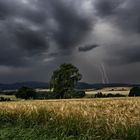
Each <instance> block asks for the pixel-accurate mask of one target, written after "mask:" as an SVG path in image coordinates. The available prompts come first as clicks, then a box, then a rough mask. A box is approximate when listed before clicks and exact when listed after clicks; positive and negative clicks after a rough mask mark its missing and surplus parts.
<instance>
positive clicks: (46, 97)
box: [36, 91, 57, 100]
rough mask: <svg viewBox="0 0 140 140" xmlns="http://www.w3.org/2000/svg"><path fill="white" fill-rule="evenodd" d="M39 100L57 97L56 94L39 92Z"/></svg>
mask: <svg viewBox="0 0 140 140" xmlns="http://www.w3.org/2000/svg"><path fill="white" fill-rule="evenodd" d="M36 98H37V99H40V100H43V99H57V95H56V94H55V93H54V92H46V91H45V92H37V97H36Z"/></svg>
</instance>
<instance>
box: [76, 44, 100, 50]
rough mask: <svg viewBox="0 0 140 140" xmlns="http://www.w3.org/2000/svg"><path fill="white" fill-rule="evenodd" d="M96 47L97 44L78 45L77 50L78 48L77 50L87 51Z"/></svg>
mask: <svg viewBox="0 0 140 140" xmlns="http://www.w3.org/2000/svg"><path fill="white" fill-rule="evenodd" d="M97 47H99V46H98V45H97V44H93V45H86V46H82V47H79V49H78V50H79V52H88V51H91V50H92V49H94V48H97Z"/></svg>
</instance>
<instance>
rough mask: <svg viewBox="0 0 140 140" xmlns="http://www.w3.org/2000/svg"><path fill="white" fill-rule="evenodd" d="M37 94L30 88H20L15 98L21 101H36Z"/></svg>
mask: <svg viewBox="0 0 140 140" xmlns="http://www.w3.org/2000/svg"><path fill="white" fill-rule="evenodd" d="M36 96H37V93H36V91H35V90H34V89H32V88H30V87H21V88H20V89H18V91H17V92H16V97H17V98H21V99H26V100H27V99H36Z"/></svg>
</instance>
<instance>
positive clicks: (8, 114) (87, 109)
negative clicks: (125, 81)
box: [0, 97, 140, 140]
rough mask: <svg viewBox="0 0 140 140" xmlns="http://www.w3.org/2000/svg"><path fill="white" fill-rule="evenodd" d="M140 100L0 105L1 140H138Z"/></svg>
mask: <svg viewBox="0 0 140 140" xmlns="http://www.w3.org/2000/svg"><path fill="white" fill-rule="evenodd" d="M139 104H140V98H138V97H137V98H131V97H128V98H115V99H113V100H112V99H92V100H86V99H83V100H82V99H81V100H56V101H20V102H7V103H6V102H5V103H0V130H1V131H0V139H1V140H6V139H7V140H8V139H9V140H12V139H14V140H19V139H20V140H25V139H30V140H34V139H37V140H94V139H95V140H111V139H112V140H113V139H122V140H125V139H126V140H139V139H140V111H139V110H140V106H139Z"/></svg>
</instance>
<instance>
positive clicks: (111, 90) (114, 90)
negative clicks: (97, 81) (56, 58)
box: [86, 87, 131, 96]
mask: <svg viewBox="0 0 140 140" xmlns="http://www.w3.org/2000/svg"><path fill="white" fill-rule="evenodd" d="M130 89H131V88H130V87H125V88H124V87H112V88H103V89H99V90H87V91H86V94H90V95H95V94H97V93H98V92H102V93H103V94H108V93H111V94H118V93H119V94H122V95H126V96H127V95H128V94H129V91H130Z"/></svg>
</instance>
